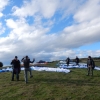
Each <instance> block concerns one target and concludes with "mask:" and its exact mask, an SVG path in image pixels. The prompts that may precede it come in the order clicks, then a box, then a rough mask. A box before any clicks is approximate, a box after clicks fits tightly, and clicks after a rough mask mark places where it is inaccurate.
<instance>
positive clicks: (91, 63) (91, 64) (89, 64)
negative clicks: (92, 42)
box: [87, 56, 95, 76]
mask: <svg viewBox="0 0 100 100" xmlns="http://www.w3.org/2000/svg"><path fill="white" fill-rule="evenodd" d="M94 67H95V63H94V61H93V59H92V58H91V56H88V59H87V68H88V74H87V76H88V75H90V73H91V75H92V76H93V69H94Z"/></svg>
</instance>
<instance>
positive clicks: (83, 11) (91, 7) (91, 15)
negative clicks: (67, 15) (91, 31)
mask: <svg viewBox="0 0 100 100" xmlns="http://www.w3.org/2000/svg"><path fill="white" fill-rule="evenodd" d="M99 11H100V0H88V1H87V2H86V3H85V4H84V5H83V6H81V7H80V8H79V11H78V12H77V13H76V14H75V15H74V18H75V20H77V21H78V22H84V21H88V22H89V21H91V20H93V19H95V18H100V14H99Z"/></svg>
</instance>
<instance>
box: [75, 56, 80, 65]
mask: <svg viewBox="0 0 100 100" xmlns="http://www.w3.org/2000/svg"><path fill="white" fill-rule="evenodd" d="M75 62H76V65H78V66H79V58H78V57H77V56H76V59H75Z"/></svg>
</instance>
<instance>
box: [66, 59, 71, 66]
mask: <svg viewBox="0 0 100 100" xmlns="http://www.w3.org/2000/svg"><path fill="white" fill-rule="evenodd" d="M69 62H70V58H69V57H68V58H67V59H66V64H67V66H69Z"/></svg>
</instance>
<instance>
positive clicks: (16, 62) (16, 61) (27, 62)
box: [11, 56, 35, 83]
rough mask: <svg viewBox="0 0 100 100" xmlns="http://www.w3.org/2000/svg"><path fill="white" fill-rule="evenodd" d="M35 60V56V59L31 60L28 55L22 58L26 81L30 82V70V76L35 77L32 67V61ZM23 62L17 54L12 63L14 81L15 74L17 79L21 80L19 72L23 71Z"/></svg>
mask: <svg viewBox="0 0 100 100" xmlns="http://www.w3.org/2000/svg"><path fill="white" fill-rule="evenodd" d="M34 61H35V59H34V58H33V61H30V58H29V57H28V56H25V57H23V58H22V60H21V62H23V66H24V78H25V82H26V83H27V82H28V71H29V72H30V78H31V77H33V76H32V72H31V68H30V63H33V62H34ZM21 62H20V60H19V59H18V57H17V56H15V58H14V59H13V60H12V61H11V65H12V68H13V71H12V79H11V80H12V81H14V75H16V79H17V81H19V73H20V71H21Z"/></svg>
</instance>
